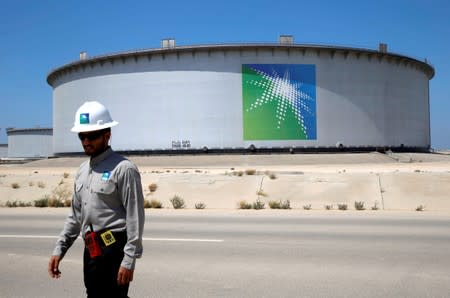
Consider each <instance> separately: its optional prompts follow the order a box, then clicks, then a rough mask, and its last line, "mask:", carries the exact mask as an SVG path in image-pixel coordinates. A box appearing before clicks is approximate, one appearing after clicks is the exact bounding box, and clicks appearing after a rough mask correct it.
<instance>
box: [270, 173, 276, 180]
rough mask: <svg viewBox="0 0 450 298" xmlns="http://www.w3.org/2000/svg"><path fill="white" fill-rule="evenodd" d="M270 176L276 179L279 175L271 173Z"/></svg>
mask: <svg viewBox="0 0 450 298" xmlns="http://www.w3.org/2000/svg"><path fill="white" fill-rule="evenodd" d="M269 178H270V179H272V180H275V179H277V175H276V174H275V173H270V174H269Z"/></svg>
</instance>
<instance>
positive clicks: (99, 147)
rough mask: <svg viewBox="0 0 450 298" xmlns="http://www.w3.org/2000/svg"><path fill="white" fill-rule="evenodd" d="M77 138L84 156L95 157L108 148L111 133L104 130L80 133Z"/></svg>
mask: <svg viewBox="0 0 450 298" xmlns="http://www.w3.org/2000/svg"><path fill="white" fill-rule="evenodd" d="M78 137H79V139H80V141H81V145H83V149H84V153H86V155H88V156H91V157H95V156H97V155H99V154H100V153H102V152H103V151H105V150H106V148H108V142H109V138H110V137H111V132H109V131H104V130H96V131H89V132H80V133H79V134H78Z"/></svg>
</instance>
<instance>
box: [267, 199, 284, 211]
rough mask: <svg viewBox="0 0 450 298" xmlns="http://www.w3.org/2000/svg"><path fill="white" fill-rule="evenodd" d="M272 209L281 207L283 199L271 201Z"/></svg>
mask: <svg viewBox="0 0 450 298" xmlns="http://www.w3.org/2000/svg"><path fill="white" fill-rule="evenodd" d="M269 208H270V209H281V200H279V201H269Z"/></svg>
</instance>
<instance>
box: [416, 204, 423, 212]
mask: <svg viewBox="0 0 450 298" xmlns="http://www.w3.org/2000/svg"><path fill="white" fill-rule="evenodd" d="M416 211H425V206H424V205H419V206H417V207H416Z"/></svg>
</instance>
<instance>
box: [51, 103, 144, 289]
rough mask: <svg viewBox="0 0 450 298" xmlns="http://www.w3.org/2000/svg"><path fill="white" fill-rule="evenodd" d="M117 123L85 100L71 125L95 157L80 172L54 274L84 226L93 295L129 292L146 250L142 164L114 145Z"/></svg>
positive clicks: (53, 263) (100, 107) (53, 261)
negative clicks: (135, 268) (112, 132)
mask: <svg viewBox="0 0 450 298" xmlns="http://www.w3.org/2000/svg"><path fill="white" fill-rule="evenodd" d="M117 124H118V122H116V121H113V120H112V119H111V116H110V114H109V111H108V110H107V109H106V108H105V107H104V106H103V105H102V104H100V103H98V102H95V101H92V102H85V103H84V104H83V105H82V106H81V107H80V108H79V109H78V111H77V112H76V114H75V123H74V126H73V127H72V129H71V130H72V131H73V132H77V133H78V137H79V139H80V141H81V144H82V146H83V149H84V152H85V153H86V155H88V156H89V157H90V159H89V160H88V161H86V162H84V163H83V164H82V165H81V166H80V168H79V170H78V173H77V175H76V177H75V183H74V195H73V198H72V208H71V212H70V214H69V215H68V217H67V219H66V222H65V225H64V229H63V231H62V232H61V234H60V236H59V239H58V240H57V242H56V247H55V249H54V251H53V253H52V256H51V257H50V261H49V264H48V273H49V274H50V276H51V277H52V278H59V277H60V275H61V272H60V271H59V263H60V262H61V260H62V258H63V257H64V255H65V254H66V252H67V250H68V249H69V248H70V246H71V245H72V243H73V242H74V241H75V239H76V238H77V237H78V235H79V234H80V232H81V235H82V238H83V239H84V242H85V246H86V247H85V250H84V269H83V271H84V284H85V286H86V292H87V296H88V297H127V295H128V287H129V283H130V282H131V281H132V280H133V272H134V267H135V262H136V258H139V257H140V256H141V254H142V232H143V228H144V203H143V201H144V198H143V194H142V185H141V178H140V175H139V171H138V169H137V167H136V166H135V165H134V164H133V163H131V162H130V161H129V160H127V159H126V158H124V157H122V156H121V155H119V154H117V153H115V152H114V151H113V150H112V149H111V148H110V146H109V140H110V138H111V127H113V126H115V125H117Z"/></svg>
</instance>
